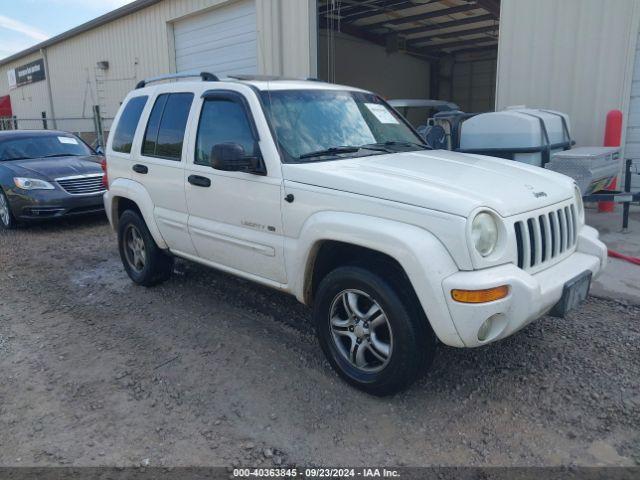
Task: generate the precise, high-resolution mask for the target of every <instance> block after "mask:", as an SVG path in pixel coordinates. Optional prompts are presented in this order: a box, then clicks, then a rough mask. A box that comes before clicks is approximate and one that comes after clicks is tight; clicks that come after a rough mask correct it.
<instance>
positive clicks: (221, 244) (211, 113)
mask: <svg viewBox="0 0 640 480" xmlns="http://www.w3.org/2000/svg"><path fill="white" fill-rule="evenodd" d="M200 102H201V107H200V115H199V124H198V128H197V135H196V138H195V140H194V142H193V144H194V148H193V149H192V150H191V155H190V156H191V158H190V159H189V160H188V162H187V168H186V170H185V191H186V198H187V205H188V208H189V232H190V234H191V238H192V241H193V244H194V246H195V248H196V251H197V254H198V256H199V257H201V258H202V259H204V260H207V261H209V262H212V263H214V264H216V265H219V266H221V267H226V269H229V270H231V271H236V272H243V273H245V274H249V275H250V276H252V275H253V276H257V277H259V278H262V279H267V280H270V281H273V282H277V283H281V284H283V283H286V275H285V269H284V255H283V251H284V243H283V242H284V237H283V235H282V217H281V212H280V208H281V204H280V202H281V199H282V180H281V178H280V174H279V173H280V172H277V174H274V175H270V174H269V171H268V170H267V172H266V175H256V174H252V173H247V172H234V171H222V170H216V169H214V168H212V167H211V164H210V160H211V151H212V148H213V147H214V145H218V144H222V143H236V144H240V145H242V147H243V148H244V150H245V152H246V153H247V155H258V156H259V155H260V151H259V139H258V138H256V137H257V135H258V134H257V130H256V128H255V123H254V121H253V117H252V114H251V111H250V109H249V107H248V104H247V103H246V101H243V97H241V96H240V94H238V93H235V92H230V91H226V90H225V91H220V92H216V93H215V94H213V95H210V96H208V97H205V98H204V99H201V100H200ZM272 173H274V172H272Z"/></svg>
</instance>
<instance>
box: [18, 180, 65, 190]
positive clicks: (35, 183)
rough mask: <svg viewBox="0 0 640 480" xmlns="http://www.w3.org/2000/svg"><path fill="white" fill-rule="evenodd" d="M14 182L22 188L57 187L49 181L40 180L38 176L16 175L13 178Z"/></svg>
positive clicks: (40, 188)
mask: <svg viewBox="0 0 640 480" xmlns="http://www.w3.org/2000/svg"><path fill="white" fill-rule="evenodd" d="M13 183H15V185H16V187H18V188H21V189H22V190H54V189H55V187H54V186H53V185H51V184H50V183H49V182H46V181H44V180H40V179H38V178H24V177H15V178H14V179H13Z"/></svg>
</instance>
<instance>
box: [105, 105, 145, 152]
mask: <svg viewBox="0 0 640 480" xmlns="http://www.w3.org/2000/svg"><path fill="white" fill-rule="evenodd" d="M148 98H149V97H147V96H146V95H145V96H140V97H133V98H131V99H130V100H129V101H128V102H127V104H126V105H125V107H124V110H123V111H122V115H120V120H119V121H118V126H117V127H116V132H115V133H114V135H113V143H112V144H111V149H112V150H113V151H114V152H120V153H131V146H132V144H133V138H134V137H135V134H136V128H137V127H138V122H139V121H140V116H141V115H142V110H144V106H145V105H146V104H147V99H148Z"/></svg>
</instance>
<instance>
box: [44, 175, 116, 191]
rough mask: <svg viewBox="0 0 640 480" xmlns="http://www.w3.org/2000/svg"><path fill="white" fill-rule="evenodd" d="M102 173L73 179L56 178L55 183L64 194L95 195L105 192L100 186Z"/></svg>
mask: <svg viewBox="0 0 640 480" xmlns="http://www.w3.org/2000/svg"><path fill="white" fill-rule="evenodd" d="M103 176H104V174H103V173H92V174H89V175H75V176H73V177H64V178H56V182H58V185H60V186H61V187H62V188H63V189H64V191H65V192H67V193H69V194H71V195H97V194H99V193H103V192H104V191H105V188H104V185H102V177H103Z"/></svg>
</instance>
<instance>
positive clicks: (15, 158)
mask: <svg viewBox="0 0 640 480" xmlns="http://www.w3.org/2000/svg"><path fill="white" fill-rule="evenodd" d="M11 160H33V157H9V158H0V162H10V161H11Z"/></svg>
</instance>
